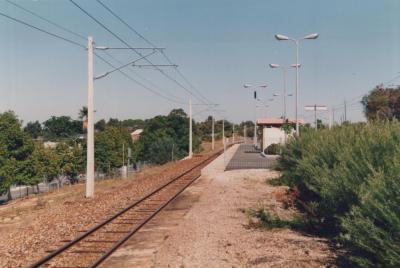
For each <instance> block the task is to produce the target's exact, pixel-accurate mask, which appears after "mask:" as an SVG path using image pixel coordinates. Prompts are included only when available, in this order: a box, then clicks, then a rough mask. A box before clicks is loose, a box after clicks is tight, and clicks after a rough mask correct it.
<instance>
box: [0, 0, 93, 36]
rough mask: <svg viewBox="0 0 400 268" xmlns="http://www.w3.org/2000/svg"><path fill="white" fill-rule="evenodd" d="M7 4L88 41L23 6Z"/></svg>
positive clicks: (10, 2) (7, 0) (8, 0)
mask: <svg viewBox="0 0 400 268" xmlns="http://www.w3.org/2000/svg"><path fill="white" fill-rule="evenodd" d="M6 2H7V3H9V4H11V5H13V6H15V7H17V8H19V9H21V10H23V11H25V12H27V13H29V14H31V15H33V16H35V17H36V18H39V19H41V20H43V21H45V22H47V23H49V24H51V25H53V26H55V27H57V28H58V29H61V30H63V31H65V32H68V33H70V34H73V35H75V36H76V37H79V38H80V39H83V40H86V39H87V38H86V37H85V36H83V35H81V34H79V33H76V32H74V31H71V30H69V29H67V28H65V27H63V26H61V25H59V24H57V23H55V22H53V21H51V20H49V19H46V18H44V17H43V16H41V15H39V14H37V13H35V12H33V11H31V10H29V9H27V8H24V7H23V6H21V5H18V4H17V3H14V2H12V1H10V0H6Z"/></svg>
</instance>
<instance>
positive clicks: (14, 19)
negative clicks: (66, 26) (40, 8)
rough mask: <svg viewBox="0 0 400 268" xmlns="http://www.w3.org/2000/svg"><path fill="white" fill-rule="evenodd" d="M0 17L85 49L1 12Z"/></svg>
mask: <svg viewBox="0 0 400 268" xmlns="http://www.w3.org/2000/svg"><path fill="white" fill-rule="evenodd" d="M0 16H3V17H6V18H8V19H10V20H13V21H15V22H18V23H19V24H22V25H25V26H27V27H29V28H32V29H35V30H37V31H40V32H42V33H45V34H47V35H49V36H52V37H54V38H57V39H59V40H63V41H65V42H68V43H70V44H73V45H76V46H79V47H81V48H85V49H86V47H85V46H84V45H82V44H79V43H78V42H75V41H73V40H71V39H68V38H65V37H62V36H60V35H58V34H54V33H51V32H49V31H46V30H44V29H41V28H39V27H36V26H34V25H32V24H30V23H27V22H25V21H22V20H20V19H17V18H14V17H11V16H9V15H7V14H4V13H2V12H0Z"/></svg>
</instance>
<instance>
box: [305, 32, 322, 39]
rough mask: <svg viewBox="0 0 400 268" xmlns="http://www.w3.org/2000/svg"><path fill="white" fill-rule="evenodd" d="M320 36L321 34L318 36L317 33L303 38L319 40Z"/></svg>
mask: <svg viewBox="0 0 400 268" xmlns="http://www.w3.org/2000/svg"><path fill="white" fill-rule="evenodd" d="M318 36H319V34H317V33H312V34H309V35H307V36H305V37H303V39H317V38H318Z"/></svg>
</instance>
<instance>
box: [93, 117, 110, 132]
mask: <svg viewBox="0 0 400 268" xmlns="http://www.w3.org/2000/svg"><path fill="white" fill-rule="evenodd" d="M106 126H107V123H106V120H104V119H101V120H99V121H97V122H96V124H94V128H95V129H96V130H97V131H104V130H105V129H106Z"/></svg>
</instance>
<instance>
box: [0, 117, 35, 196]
mask: <svg viewBox="0 0 400 268" xmlns="http://www.w3.org/2000/svg"><path fill="white" fill-rule="evenodd" d="M33 150H34V144H33V141H32V139H31V138H30V137H29V136H28V134H26V133H25V132H24V131H23V130H22V129H21V122H20V121H19V120H18V118H17V116H16V115H15V114H14V113H13V112H11V111H9V112H5V113H2V114H0V193H4V192H6V191H8V190H9V188H10V187H11V185H12V184H14V183H19V184H24V183H26V182H27V181H29V180H30V179H31V178H32V177H35V176H36V174H34V173H35V172H33V171H32V172H29V168H28V167H25V166H26V165H28V164H29V165H31V164H30V163H29V158H30V156H31V155H32V152H33Z"/></svg>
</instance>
